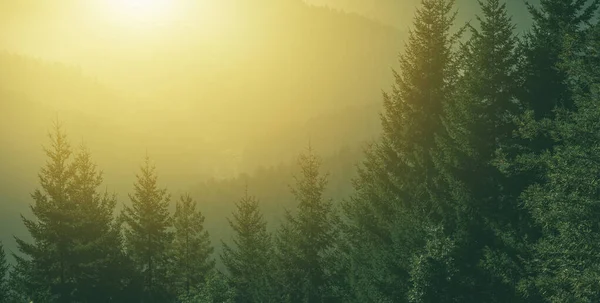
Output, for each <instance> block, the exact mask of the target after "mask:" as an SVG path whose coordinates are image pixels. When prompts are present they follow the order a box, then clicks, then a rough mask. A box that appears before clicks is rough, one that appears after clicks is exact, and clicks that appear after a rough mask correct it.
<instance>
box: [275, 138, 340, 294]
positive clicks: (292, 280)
mask: <svg viewBox="0 0 600 303" xmlns="http://www.w3.org/2000/svg"><path fill="white" fill-rule="evenodd" d="M298 165H299V167H300V170H301V172H300V175H299V176H296V177H295V179H296V184H295V186H294V187H292V193H293V194H294V197H295V198H296V201H297V202H298V207H297V209H296V211H295V213H290V212H288V213H287V214H286V216H285V222H284V223H282V225H281V227H280V230H279V233H278V235H277V239H276V247H277V266H278V273H277V281H278V284H277V285H276V287H277V288H278V289H279V290H280V291H281V295H280V296H281V298H286V299H285V300H289V301H290V302H322V301H324V300H325V301H327V302H334V301H336V300H337V298H335V297H332V292H331V287H332V281H331V280H330V279H329V276H330V275H331V274H332V273H331V272H330V266H331V264H332V263H331V262H332V260H331V257H333V255H332V254H330V252H331V251H332V250H333V249H335V243H336V239H337V237H338V235H337V232H336V231H337V229H336V226H335V224H336V222H337V220H338V219H337V215H336V213H335V212H334V209H333V205H332V201H331V200H328V199H326V198H325V197H323V191H324V190H325V187H326V186H327V178H326V176H324V175H322V174H321V172H320V167H321V164H320V159H319V158H318V157H317V156H316V155H315V154H314V153H313V150H312V148H311V147H310V146H309V148H308V151H307V152H306V153H303V154H301V155H300V156H299V158H298Z"/></svg>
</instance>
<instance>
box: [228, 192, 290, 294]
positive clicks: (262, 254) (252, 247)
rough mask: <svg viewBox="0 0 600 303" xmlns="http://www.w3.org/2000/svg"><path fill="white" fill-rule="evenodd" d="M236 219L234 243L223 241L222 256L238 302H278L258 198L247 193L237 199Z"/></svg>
mask: <svg viewBox="0 0 600 303" xmlns="http://www.w3.org/2000/svg"><path fill="white" fill-rule="evenodd" d="M236 208H237V209H236V211H235V212H234V213H233V219H228V221H229V225H230V226H231V228H232V229H233V230H234V232H235V234H234V236H233V244H234V246H233V247H232V246H230V245H228V244H226V243H223V254H222V255H221V259H222V260H223V264H224V265H225V267H226V268H227V270H228V271H229V273H230V276H231V280H232V285H233V287H234V289H235V290H236V293H237V296H236V302H278V301H277V300H275V298H274V297H273V293H272V282H273V281H272V277H271V275H272V271H271V270H272V269H271V267H272V264H271V262H272V261H273V247H272V243H271V236H270V235H269V234H268V233H267V222H266V221H265V220H264V218H263V215H262V214H261V213H260V209H259V202H258V199H256V198H255V197H254V196H248V189H246V195H245V196H244V197H243V198H242V199H241V200H240V201H239V202H238V203H236Z"/></svg>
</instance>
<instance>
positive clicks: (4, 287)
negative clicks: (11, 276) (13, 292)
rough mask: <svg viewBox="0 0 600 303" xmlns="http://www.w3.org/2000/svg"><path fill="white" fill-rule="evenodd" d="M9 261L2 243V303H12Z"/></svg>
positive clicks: (0, 286)
mask: <svg viewBox="0 0 600 303" xmlns="http://www.w3.org/2000/svg"><path fill="white" fill-rule="evenodd" d="M8 269H9V266H8V261H7V260H6V253H5V252H4V245H3V244H2V242H0V303H8V302H10V297H9V295H10V288H9V285H8Z"/></svg>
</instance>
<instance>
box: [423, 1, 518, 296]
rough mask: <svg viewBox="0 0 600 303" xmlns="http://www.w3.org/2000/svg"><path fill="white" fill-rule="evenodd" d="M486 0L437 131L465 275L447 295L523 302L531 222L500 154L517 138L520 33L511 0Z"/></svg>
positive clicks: (451, 225) (450, 220) (460, 270)
mask: <svg viewBox="0 0 600 303" xmlns="http://www.w3.org/2000/svg"><path fill="white" fill-rule="evenodd" d="M479 4H480V7H481V13H482V14H481V17H479V16H478V17H477V21H478V24H474V25H471V26H470V33H471V37H470V39H469V40H468V41H467V42H466V43H465V44H464V45H463V46H462V48H461V51H460V57H459V58H460V60H459V62H460V65H459V67H460V70H461V74H462V76H461V77H460V79H459V81H458V83H457V86H456V95H455V100H454V101H453V102H449V103H447V104H446V106H445V110H444V115H443V123H444V125H445V132H442V133H440V134H438V135H437V136H436V142H437V146H438V147H437V148H436V149H435V150H434V151H433V155H434V159H435V163H436V168H437V171H438V174H439V175H438V179H437V181H436V183H437V186H438V193H440V196H439V198H440V199H439V200H438V201H437V203H439V204H440V205H443V207H446V208H449V209H450V211H448V212H446V214H445V215H444V218H443V227H444V230H445V232H446V234H448V235H450V237H451V239H452V243H453V251H452V253H451V260H452V263H454V264H453V265H452V268H453V269H454V273H453V275H454V277H455V278H454V279H455V280H456V281H458V282H459V283H457V284H454V285H452V287H451V289H452V292H453V294H451V295H450V297H449V298H447V299H451V300H454V301H459V302H515V301H517V298H518V297H519V295H518V294H517V293H518V291H517V287H516V285H517V282H518V281H519V280H520V278H521V277H522V276H523V264H522V263H521V262H520V261H519V260H520V259H519V258H520V257H523V255H522V254H521V255H519V254H516V252H517V251H518V252H519V253H523V251H519V250H518V249H517V248H522V246H523V245H522V243H519V240H520V239H521V237H522V236H523V235H522V234H519V232H520V231H521V230H522V229H521V228H519V227H520V226H522V225H523V224H524V223H523V222H521V220H519V219H520V214H521V213H522V211H521V210H520V208H519V201H518V195H519V194H520V192H519V191H518V190H517V191H516V192H515V191H511V184H510V180H509V177H508V176H507V174H505V173H504V172H503V167H502V166H501V164H500V163H501V161H500V159H502V158H501V157H500V156H498V155H499V154H502V153H503V147H505V146H510V145H511V144H512V134H513V131H514V130H515V128H516V126H515V124H514V123H513V120H514V117H515V116H516V115H518V114H520V111H519V105H518V103H517V102H516V97H515V94H516V92H517V87H518V86H517V83H518V82H517V77H516V66H517V62H518V57H517V53H516V47H517V42H518V41H517V38H516V36H515V34H514V27H515V26H514V25H513V24H512V22H511V18H510V17H509V15H508V12H507V9H506V4H505V3H502V2H501V1H500V0H483V1H479ZM518 231H519V232H518ZM515 243H519V244H521V245H520V246H519V245H517V247H515V245H516V244H515ZM431 287H435V286H433V285H432V286H431ZM449 289H450V288H449ZM430 291H431V290H430V289H423V290H422V293H424V294H425V293H427V292H430ZM432 299H434V301H443V300H442V298H432Z"/></svg>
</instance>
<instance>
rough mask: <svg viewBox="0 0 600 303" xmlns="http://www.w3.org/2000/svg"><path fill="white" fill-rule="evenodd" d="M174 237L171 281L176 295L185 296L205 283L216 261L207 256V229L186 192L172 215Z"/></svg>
mask: <svg viewBox="0 0 600 303" xmlns="http://www.w3.org/2000/svg"><path fill="white" fill-rule="evenodd" d="M173 225H174V227H175V239H174V242H173V267H172V275H171V276H172V280H173V281H174V282H175V287H176V290H177V294H178V295H179V296H182V295H183V296H187V295H189V294H190V290H191V289H192V288H198V287H200V286H201V285H202V284H203V283H205V282H206V278H207V276H208V275H209V274H210V272H211V271H212V270H213V269H214V266H215V261H214V260H212V259H211V257H210V255H211V254H212V253H213V251H214V248H213V247H212V246H211V243H210V238H209V234H208V231H206V230H205V229H204V216H203V215H202V213H201V212H200V211H198V210H196V203H195V202H194V201H193V200H192V198H191V197H190V196H189V195H184V196H181V199H180V201H179V202H177V204H176V209H175V214H174V216H173Z"/></svg>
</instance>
